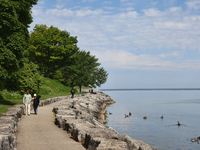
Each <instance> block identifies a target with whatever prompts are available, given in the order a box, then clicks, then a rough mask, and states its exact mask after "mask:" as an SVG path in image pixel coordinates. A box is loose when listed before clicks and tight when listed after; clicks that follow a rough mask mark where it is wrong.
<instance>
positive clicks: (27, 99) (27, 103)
mask: <svg viewBox="0 0 200 150" xmlns="http://www.w3.org/2000/svg"><path fill="white" fill-rule="evenodd" d="M31 99H32V96H31V94H29V90H27V91H26V94H24V97H23V103H24V105H25V109H26V115H27V114H28V115H29V116H30V109H31V107H30V106H31Z"/></svg>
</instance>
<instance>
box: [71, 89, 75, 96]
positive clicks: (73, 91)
mask: <svg viewBox="0 0 200 150" xmlns="http://www.w3.org/2000/svg"><path fill="white" fill-rule="evenodd" d="M71 94H72V98H74V94H75V90H74V88H72V90H71Z"/></svg>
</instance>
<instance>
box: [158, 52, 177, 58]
mask: <svg viewBox="0 0 200 150" xmlns="http://www.w3.org/2000/svg"><path fill="white" fill-rule="evenodd" d="M178 56H180V53H179V52H177V51H174V52H172V53H168V54H167V53H162V54H160V55H159V57H161V58H166V57H178Z"/></svg>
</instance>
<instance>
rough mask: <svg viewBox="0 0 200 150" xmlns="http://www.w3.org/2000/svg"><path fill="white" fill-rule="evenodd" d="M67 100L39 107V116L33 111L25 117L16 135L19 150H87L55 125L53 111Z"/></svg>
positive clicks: (20, 122)
mask: <svg viewBox="0 0 200 150" xmlns="http://www.w3.org/2000/svg"><path fill="white" fill-rule="evenodd" d="M65 100H66V99H65ZM65 100H61V101H58V102H55V103H52V104H49V105H45V106H43V107H38V114H37V115H35V114H34V111H33V110H31V115H30V116H23V118H22V120H21V121H19V122H18V131H17V134H16V136H17V149H18V150H85V148H84V147H83V146H82V144H81V143H79V142H76V141H74V140H73V139H71V138H70V135H69V134H68V133H67V132H66V131H65V130H63V129H61V128H58V127H57V126H56V125H55V124H54V116H53V113H52V109H53V107H54V106H56V105H59V104H60V103H61V102H62V101H65Z"/></svg>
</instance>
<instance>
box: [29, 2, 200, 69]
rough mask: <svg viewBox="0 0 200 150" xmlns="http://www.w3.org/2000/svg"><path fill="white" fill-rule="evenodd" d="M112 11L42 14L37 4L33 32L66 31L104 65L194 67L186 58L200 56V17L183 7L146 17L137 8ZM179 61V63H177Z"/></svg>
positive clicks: (65, 10) (149, 11)
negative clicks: (43, 27) (43, 26)
mask: <svg viewBox="0 0 200 150" xmlns="http://www.w3.org/2000/svg"><path fill="white" fill-rule="evenodd" d="M111 6H114V5H111ZM134 7H135V6H134ZM114 8H115V7H109V8H102V9H91V8H90V7H85V8H82V7H77V8H76V9H69V8H65V7H63V8H61V7H60V8H58V7H57V8H56V7H55V8H54V9H46V10H44V9H43V5H38V6H37V7H36V6H34V8H33V10H32V11H33V17H34V22H33V24H31V28H33V26H34V25H35V24H47V25H48V26H51V25H53V26H56V27H58V28H59V29H61V30H67V31H69V32H70V33H71V35H72V36H78V41H79V42H78V46H79V47H80V49H84V50H86V51H91V53H92V52H93V53H95V54H96V55H98V58H100V62H101V61H102V62H103V63H104V64H105V65H107V66H110V67H114V68H117V67H119V68H126V69H138V68H142V69H149V68H151V69H153V68H154V69H162V68H163V67H164V68H168V69H170V68H176V69H177V68H184V67H185V68H186V67H191V66H192V65H191V62H190V61H188V62H184V61H183V60H184V59H185V58H187V57H188V56H187V54H188V53H189V54H190V55H193V52H195V53H196V54H197V55H198V54H199V53H200V42H199V41H200V15H198V14H196V15H195V14H192V13H190V11H189V10H187V11H183V10H182V8H181V7H170V8H168V9H166V10H164V11H161V10H159V9H158V8H150V9H146V10H143V12H144V15H143V14H140V12H139V11H138V12H137V11H136V10H135V9H134V8H133V7H127V8H128V9H127V12H120V11H119V12H118V13H115V14H114V13H113V9H114ZM133 9H134V10H135V11H133ZM109 11H110V12H111V13H109ZM115 11H117V10H116V9H115ZM108 50H109V51H108ZM149 53H152V54H151V55H149ZM136 54H137V55H136ZM197 55H196V56H197ZM111 56H112V57H111ZM179 56H181V57H179ZM120 58H122V59H121V60H118V59H120ZM177 58H179V59H180V61H181V63H176V59H177ZM187 59H189V60H192V58H187ZM195 62H196V61H195ZM103 63H102V64H103ZM187 63H188V64H187ZM193 66H195V65H194V63H193ZM195 67H196V66H195ZM196 68H197V67H196Z"/></svg>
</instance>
